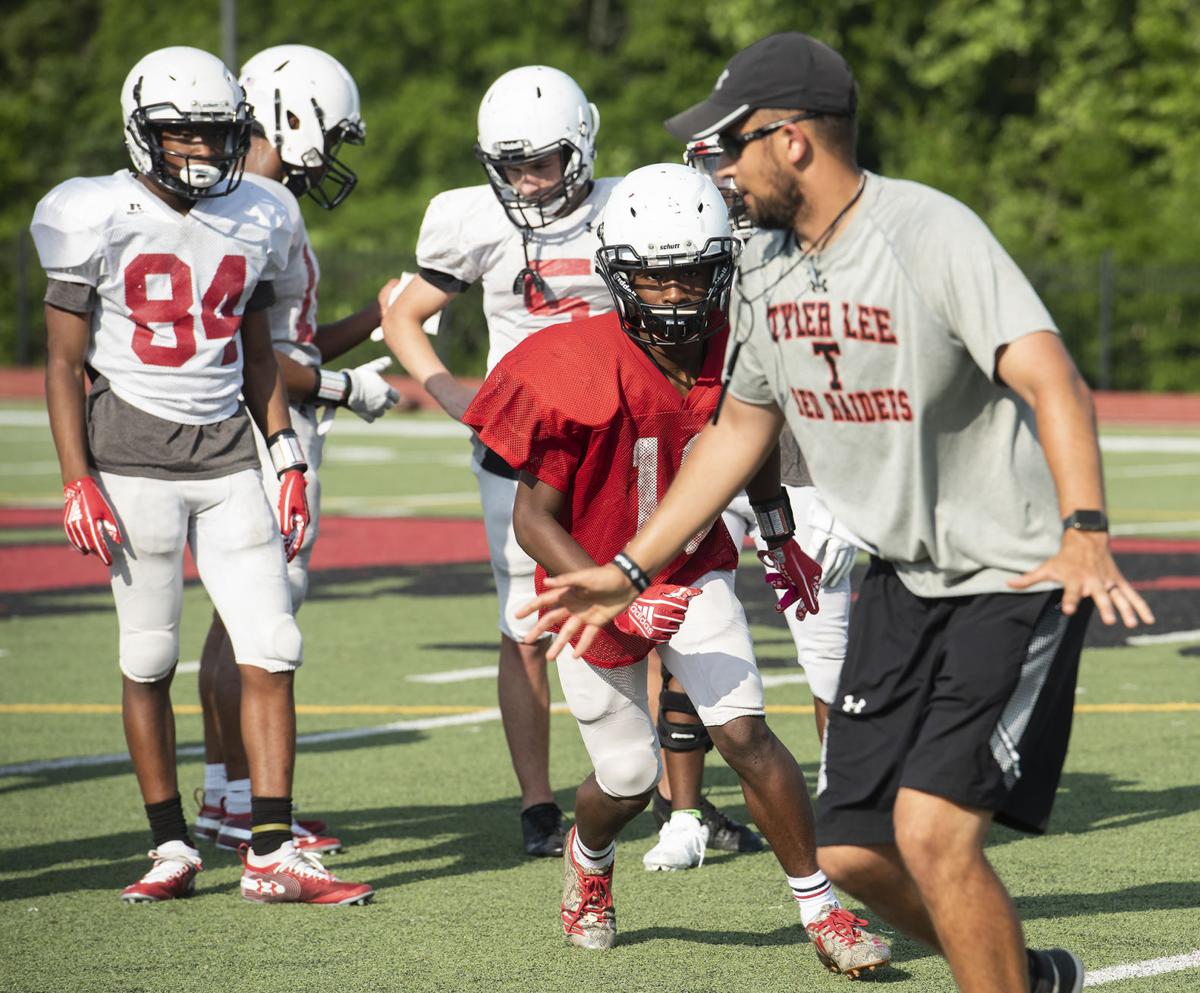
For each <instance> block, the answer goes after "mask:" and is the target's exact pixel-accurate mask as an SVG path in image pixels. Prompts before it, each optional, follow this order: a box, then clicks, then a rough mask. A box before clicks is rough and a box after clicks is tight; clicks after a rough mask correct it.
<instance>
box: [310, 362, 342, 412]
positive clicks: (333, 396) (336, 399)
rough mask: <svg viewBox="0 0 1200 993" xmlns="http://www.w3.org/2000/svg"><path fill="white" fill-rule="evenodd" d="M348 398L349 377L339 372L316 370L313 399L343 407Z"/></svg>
mask: <svg viewBox="0 0 1200 993" xmlns="http://www.w3.org/2000/svg"><path fill="white" fill-rule="evenodd" d="M348 396H350V377H349V376H348V375H346V373H344V372H342V371H340V370H338V371H336V372H334V371H331V370H329V369H318V370H317V392H316V396H315V398H314V399H316V400H319V401H323V402H324V403H336V404H338V405H339V406H342V405H345V403H346V398H347V397H348Z"/></svg>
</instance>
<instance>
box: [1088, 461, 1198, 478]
mask: <svg viewBox="0 0 1200 993" xmlns="http://www.w3.org/2000/svg"><path fill="white" fill-rule="evenodd" d="M1155 476H1200V462H1164V463H1163V464H1162V465H1127V466H1121V467H1120V468H1115V469H1105V470H1104V478H1105V479H1150V478H1153V477H1155Z"/></svg>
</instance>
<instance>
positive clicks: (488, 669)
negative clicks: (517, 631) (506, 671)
mask: <svg viewBox="0 0 1200 993" xmlns="http://www.w3.org/2000/svg"><path fill="white" fill-rule="evenodd" d="M499 669H500V667H499V666H495V665H481V666H478V667H476V668H474V669H450V670H448V671H446V672H419V673H417V674H416V675H415V676H406V677H405V678H406V679H407V680H408V682H410V683H465V682H466V681H467V680H470V679H491V678H492V677H493V676H495V675H496V673H497V672H499Z"/></svg>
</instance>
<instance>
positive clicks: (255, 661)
mask: <svg viewBox="0 0 1200 993" xmlns="http://www.w3.org/2000/svg"><path fill="white" fill-rule="evenodd" d="M257 640H258V646H257V650H250V651H247V650H246V649H245V647H244V646H242V645H240V644H239V643H238V642H237V641H235V642H234V645H233V651H234V657H235V658H236V659H237V663H238V665H253V666H257V667H258V668H259V669H266V670H267V671H268V672H291V671H292V670H293V669H296V668H299V666H300V662H301V659H302V658H303V655H304V639H303V637H302V636H301V634H300V627H299V625H298V624H297V623H296V619H295V618H294V617H293V616H292V615H291V614H280V615H278V616H276V617H274V618H267V619H266V620H264V621H263V626H262V629H261V633H260V634H259V637H258V639H257Z"/></svg>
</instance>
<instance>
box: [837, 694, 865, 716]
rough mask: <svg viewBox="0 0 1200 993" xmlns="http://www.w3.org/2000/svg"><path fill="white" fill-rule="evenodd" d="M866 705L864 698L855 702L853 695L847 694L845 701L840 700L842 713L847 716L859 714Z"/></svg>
mask: <svg viewBox="0 0 1200 993" xmlns="http://www.w3.org/2000/svg"><path fill="white" fill-rule="evenodd" d="M866 705H867V698H866V697H865V696H864V697H859V698H858V699H857V700H855V699H854V694H853V693H847V694H846V696H845V699H843V700H842V711H843V712H844V713H847V714H861V713H862V712H863V707H865V706H866Z"/></svg>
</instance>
